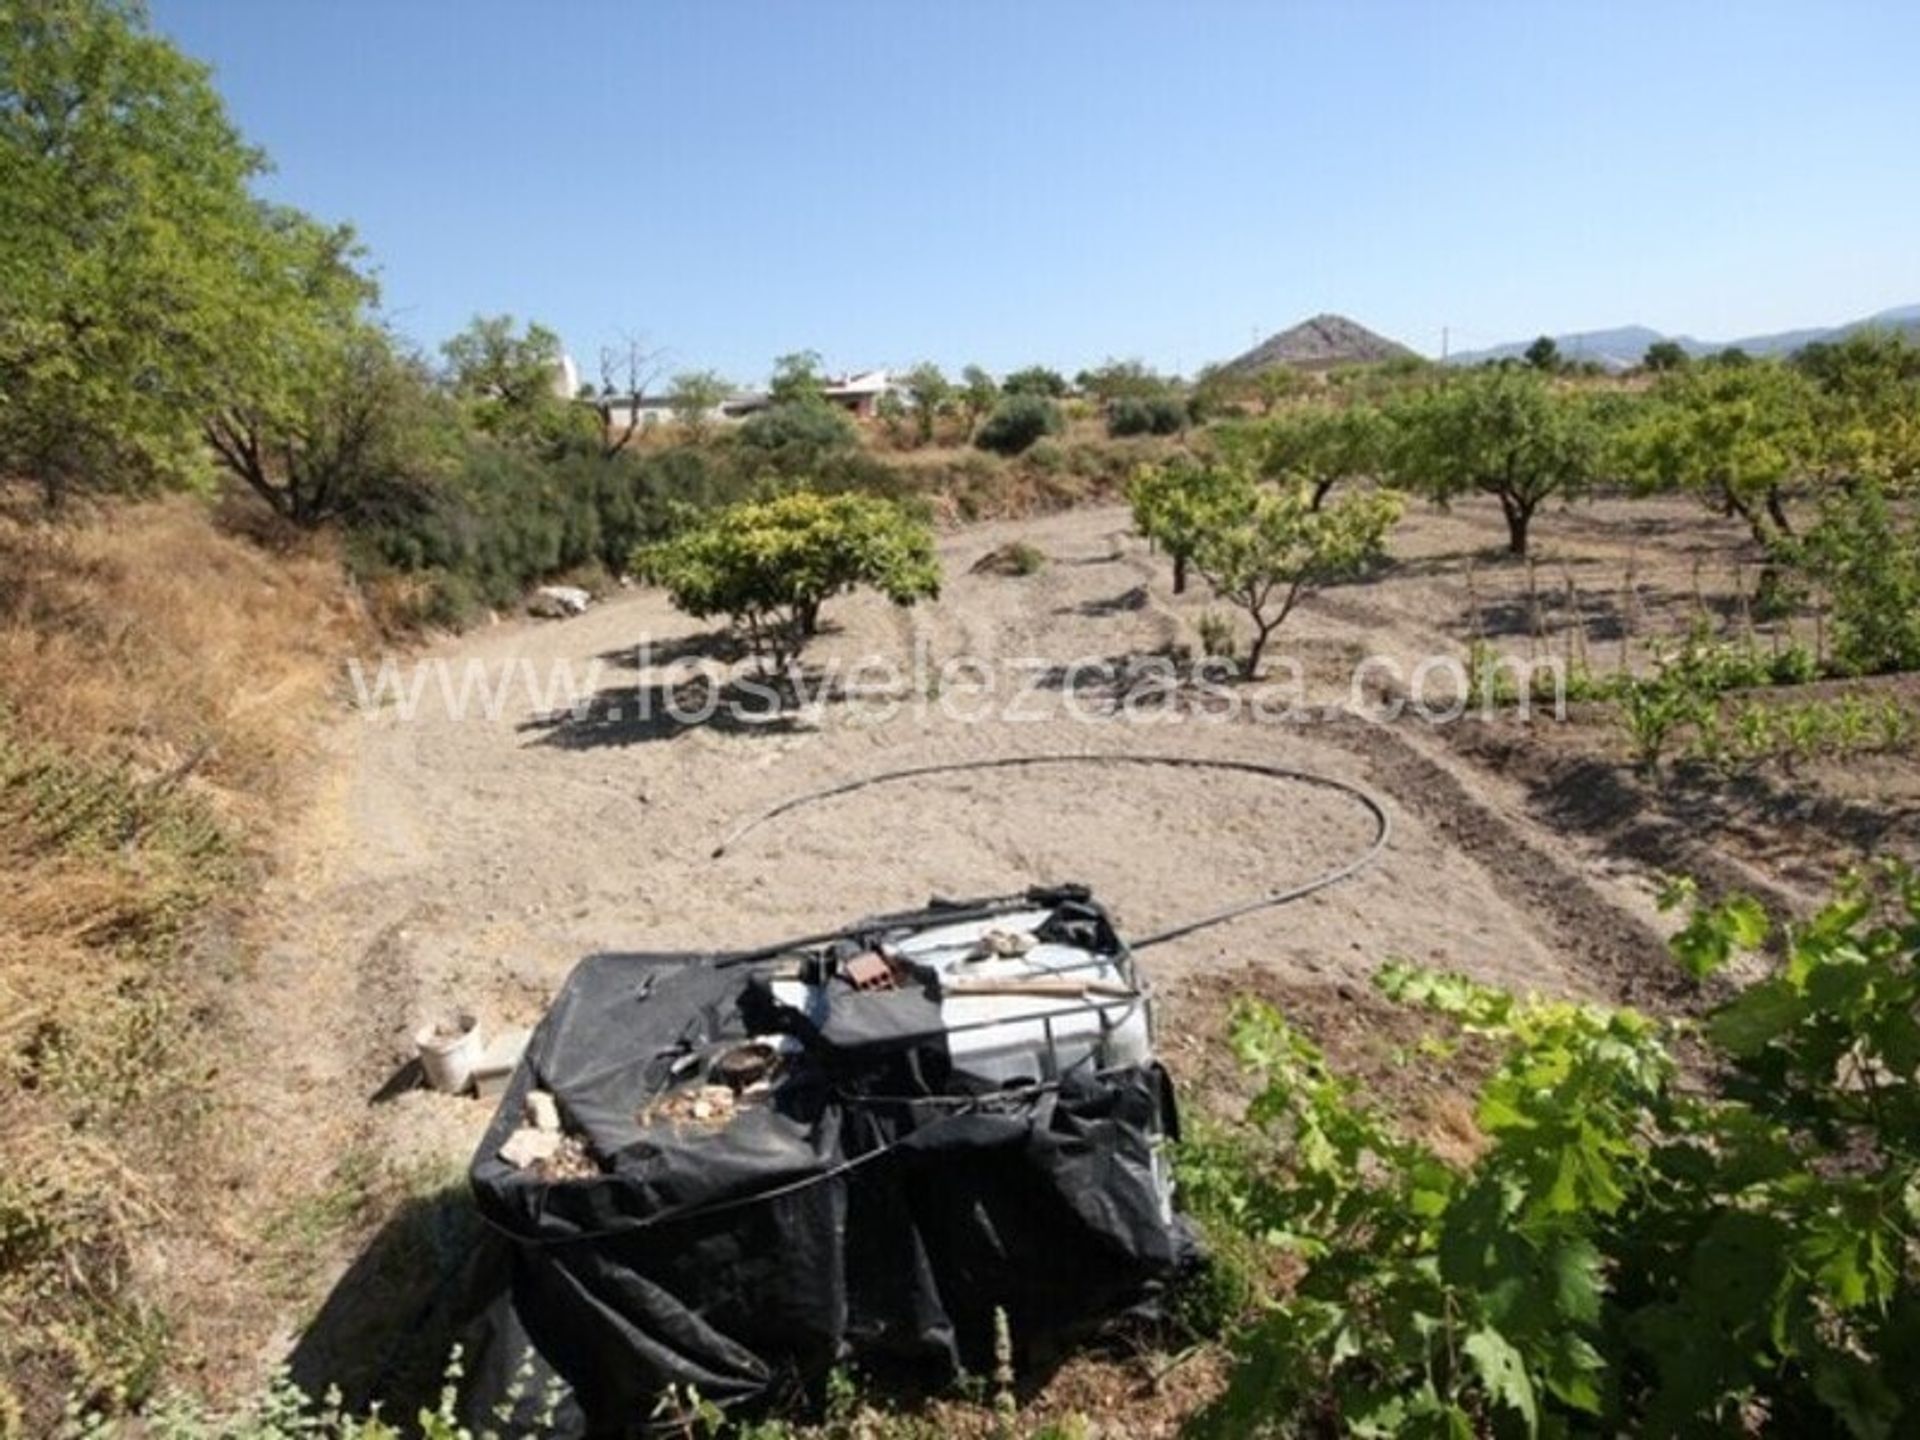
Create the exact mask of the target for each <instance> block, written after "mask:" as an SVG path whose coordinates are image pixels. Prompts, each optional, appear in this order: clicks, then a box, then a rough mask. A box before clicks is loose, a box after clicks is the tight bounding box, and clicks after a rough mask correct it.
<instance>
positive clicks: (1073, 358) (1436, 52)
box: [150, 0, 1920, 381]
mask: <svg viewBox="0 0 1920 1440" xmlns="http://www.w3.org/2000/svg"><path fill="white" fill-rule="evenodd" d="M150 4H151V10H152V14H153V18H154V22H155V24H156V25H157V26H158V28H160V29H161V30H163V31H164V32H166V33H167V34H169V35H171V36H172V37H173V38H174V39H175V40H176V41H177V42H179V43H180V44H181V45H182V46H183V47H184V48H185V49H186V50H188V51H189V52H191V53H192V54H194V55H197V56H199V57H201V58H202V59H204V60H207V61H209V62H210V63H211V64H212V65H213V66H214V67H215V71H216V79H217V82H218V84H219V86H220V89H221V91H222V93H223V94H224V95H225V96H226V98H227V101H228V104H229V105H230V107H231V109H232V111H233V113H234V115H235V117H236V119H237V120H238V122H239V123H240V125H241V127H242V128H243V129H244V131H245V132H246V133H247V135H248V136H249V138H250V139H252V140H253V141H254V142H255V143H257V144H259V145H262V146H264V147H265V148H266V150H267V151H268V152H269V153H270V155H271V156H272V158H273V160H274V162H275V164H276V167H277V169H276V172H275V174H274V175H273V176H272V177H271V179H270V180H269V181H268V182H267V189H268V190H269V191H270V193H272V194H273V195H274V196H275V197H276V198H280V199H284V200H288V201H291V202H293V203H295V204H298V205H300V206H302V207H304V208H306V209H308V210H310V211H312V212H314V213H315V214H317V215H320V216H322V217H325V218H328V219H345V220H350V221H352V222H353V223H354V224H355V225H356V226H357V227H358V228H359V229H360V231H361V234H362V236H363V238H364V239H365V241H366V242H367V244H368V246H369V248H370V249H371V251H372V254H373V256H374V259H375V260H376V262H377V264H378V266H379V269H380V272H381V276H382V280H383V283H384V286H385V298H386V304H387V307H388V309H389V311H390V313H391V315H392V317H393V320H394V322H395V323H396V325H398V327H399V328H400V329H401V330H402V331H403V332H405V333H406V334H408V335H410V336H412V337H413V338H415V339H417V340H419V341H420V342H422V343H423V344H426V345H430V346H431V345H437V344H438V342H439V341H440V340H441V339H443V338H444V337H445V336H446V335H448V334H449V333H451V332H452V331H454V330H456V329H458V328H459V327H460V326H461V325H462V324H463V323H465V321H466V320H467V319H468V318H469V317H470V316H472V315H473V314H475V313H477V312H482V311H486V312H497V311H509V312H512V313H514V314H516V315H520V316H534V317H537V318H539V319H541V320H543V321H544V322H546V323H547V324H549V325H551V326H553V327H554V328H555V329H557V330H559V331H560V332H561V334H562V335H563V336H564V338H565V340H566V342H567V344H568V346H569V348H570V349H571V350H572V351H573V353H574V354H575V356H576V357H577V358H578V359H579V361H580V363H581V366H582V369H583V371H584V372H585V374H586V377H587V378H589V379H591V378H594V372H595V370H596V368H597V363H596V357H597V356H598V354H599V351H600V348H601V347H602V346H603V345H605V344H608V343H612V342H618V341H619V340H620V338H621V336H622V335H623V334H635V335H639V336H642V337H644V338H645V340H646V341H647V343H648V344H649V345H650V346H652V347H654V348H657V349H661V350H664V351H666V352H668V355H669V360H670V363H671V365H672V367H673V368H676V369H687V368H707V367H711V368H716V369H719V370H721V371H722V372H724V373H725V374H727V375H728V376H729V377H731V378H733V379H735V380H737V381H751V380H755V379H758V378H759V377H761V376H762V375H764V373H765V371H766V370H767V368H768V365H769V362H770V361H771V359H772V357H773V356H775V355H777V354H780V353H782V352H784V351H789V350H795V349H800V348H811V349H816V350H819V351H821V352H822V353H823V354H824V355H825V357H826V359H827V361H828V363H829V364H830V365H832V366H834V367H836V368H853V367H862V366H866V365H902V364H908V363H911V362H913V361H915V360H919V359H923V358H924V359H932V360H935V361H938V362H940V363H941V364H943V365H946V366H948V367H949V368H953V367H957V366H959V365H961V364H963V363H966V362H969V361H978V362H980V363H983V364H985V365H987V366H988V367H989V368H992V369H995V370H1004V369H1007V368H1011V367H1014V366H1018V365H1021V364H1026V363H1031V362H1041V363H1046V364H1051V365H1055V366H1057V367H1060V368H1062V369H1065V370H1067V371H1068V372H1071V371H1073V370H1074V369H1077V368H1079V367H1080V366H1082V365H1085V364H1089V363H1095V362H1097V361H1099V360H1100V359H1102V358H1103V357H1106V356H1109V355H1113V356H1139V357H1141V358H1144V359H1146V360H1148V361H1149V362H1151V363H1153V364H1155V365H1158V366H1161V367H1163V368H1168V369H1178V370H1182V371H1187V372H1190V371H1192V370H1194V369H1197V368H1198V367H1199V366H1200V365H1202V364H1204V363H1206V362H1207V361H1210V360H1218V359H1223V358H1226V357H1228V356H1230V355H1232V354H1234V353H1236V352H1238V351H1239V350H1242V349H1244V348H1245V347H1246V346H1247V345H1248V344H1249V343H1250V341H1251V339H1252V338H1253V336H1254V335H1255V333H1256V332H1259V333H1265V332H1268V331H1271V330H1275V329H1278V328H1280V327H1282V326H1284V325H1288V324H1291V323H1292V322H1294V321H1295V320H1298V319H1300V318H1302V317H1304V316H1306V315H1309V314H1312V313H1314V312H1317V311H1321V310H1333V311H1338V312H1341V313H1344V314H1347V315H1351V316H1352V317H1353V318H1355V319H1357V320H1359V321H1360V322H1361V323H1363V324H1366V325H1369V326H1371V327H1373V328H1375V329H1377V330H1379V331H1381V332H1382V333H1384V334H1387V335H1390V336H1393V337H1394V338H1396V339H1399V340H1402V341H1404V342H1406V343H1408V344H1411V345H1413V346H1414V347H1415V348H1416V349H1420V350H1423V351H1426V352H1429V353H1432V352H1435V351H1437V350H1438V347H1439V344H1440V331H1441V327H1442V326H1450V327H1452V335H1453V345H1454V348H1456V349H1464V348H1471V347H1474V346H1479V345H1485V344H1491V343H1494V342H1497V341H1501V340H1508V339H1514V338H1524V337H1526V336H1528V335H1532V334H1535V333H1539V332H1541V331H1564V330H1575V329H1585V328H1593V327H1598V326H1604V325H1613V324H1626V323H1630V322H1643V323H1646V324H1650V325H1653V326H1655V327H1657V328H1660V329H1664V330H1670V331H1686V332H1690V333H1692V334H1695V335H1698V336H1702V337H1705V338H1713V339H1725V338H1731V337H1733V336H1735V335H1739V334H1745V333H1752V332H1757V331H1765V330H1774V329H1785V328H1789V327H1794V326H1800V325H1810V324H1820V323H1826V322H1833V321H1840V320H1845V319H1851V318H1854V317H1856V316H1859V315H1863V314H1866V313H1869V312H1871V311H1875V310H1878V309H1882V308H1885V307H1887V306H1891V305H1897V304H1907V303H1911V302H1914V301H1920V183H1916V182H1917V181H1920V148H1917V146H1916V142H1917V141H1920V84H1916V83H1915V82H1914V78H1913V69H1912V65H1913V58H1914V56H1915V55H1916V54H1920V6H1916V5H1913V4H1911V3H1905V4H1885V5H1872V4H1815V3H1812V0H1804V3H1801V4H1797V5H1783V4H1766V3H1712V4H1709V3H1704V0H1702V3H1673V0H1667V3H1663V4H1646V5H1643V4H1637V3H1621V0H1588V3H1585V4H1581V5H1577V6H1576V5H1573V4H1562V3H1551V0H1530V3H1524V4H1521V3H1512V4H1507V3H1477V0H1431V3H1425V4H1414V3H1406V4H1373V3H1365V0H1348V3H1340V4H1335V3H1325V4H1252V3H1227V0H1218V3H1188V4H1174V3H1171V0H1169V3H1162V4H1133V3H1124V0H1102V3H1069V0H1022V3H1014V0H945V3H938V4H936V3H931V0H928V3H919V0H916V3H911V4H909V3H881V0H782V3H771V0H769V3H752V4H750V3H744V0H741V3H733V0H656V3H650V4H642V3H638V0H630V3H611V0H608V3H598V0H150Z"/></svg>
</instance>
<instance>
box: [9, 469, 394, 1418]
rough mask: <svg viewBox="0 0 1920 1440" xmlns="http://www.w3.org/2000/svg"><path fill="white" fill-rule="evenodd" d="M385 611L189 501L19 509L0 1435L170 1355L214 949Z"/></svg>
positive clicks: (330, 563) (132, 1378)
mask: <svg viewBox="0 0 1920 1440" xmlns="http://www.w3.org/2000/svg"><path fill="white" fill-rule="evenodd" d="M363 623H364V622H363V621H362V620H361V618H360V613H359V608H358V606H357V603H356V602H355V601H354V600H353V598H352V596H351V594H350V592H349V590H348V587H347V586H346V585H345V584H344V582H343V580H342V578H341V572H340V569H339V566H338V563H337V561H336V560H335V558H334V557H333V556H332V555H331V554H330V553H329V552H327V551H326V550H325V549H322V548H307V547H295V548H292V549H290V550H287V551H285V552H283V553H278V554H276V553H271V552H269V551H268V550H266V549H263V548H262V547H261V546H259V545H258V544H256V543H254V542H251V541H248V540H243V539H241V538H239V537H237V536H235V535H232V534H229V533H226V532H224V531H222V530H220V529H218V528H216V526H215V525H214V523H213V521H212V518H211V516H210V514H209V512H208V511H207V509H206V507H205V506H203V505H200V504H198V503H196V502H193V501H190V500H185V499H180V500H171V501H165V502H158V503H150V504H140V505H133V506H121V507H113V508H108V509H103V510H101V511H99V512H97V513H95V514H92V515H87V516H82V517H75V518H73V519H70V520H69V521H67V522H65V523H62V524H60V525H57V526H55V525H48V524H45V523H43V522H41V521H40V520H38V519H37V517H33V516H31V515H27V516H22V515H15V514H9V513H6V512H5V511H0V1155H4V1165H0V1312H5V1313H6V1315H7V1317H8V1320H7V1323H6V1324H5V1325H4V1326H0V1436H4V1435H8V1434H9V1433H19V1434H37V1433H50V1428H49V1427H50V1426H51V1424H52V1423H53V1421H54V1420H55V1419H56V1418H57V1415H58V1410H59V1406H60V1405H61V1404H62V1403H63V1401H64V1400H66V1399H68V1398H77V1399H79V1400H81V1401H83V1402H85V1403H89V1404H93V1405H100V1406H106V1407H112V1406H113V1405H115V1404H119V1403H128V1402H131V1401H134V1400H137V1399H138V1398H139V1397H140V1395H141V1394H142V1393H143V1392H144V1391H145V1390H146V1389H147V1388H148V1387H150V1386H151V1385H152V1384H153V1383H154V1380H155V1379H156V1377H157V1375H158V1370H159V1365H160V1361H161V1357H162V1355H163V1354H164V1352H165V1333H166V1328H165V1324H164V1320H163V1319H162V1318H161V1317H159V1316H157V1315H155V1314H154V1313H153V1312H152V1311H150V1310H149V1309H147V1308H145V1307H144V1306H143V1305H142V1303H141V1301H140V1298H139V1295H138V1294H137V1290H136V1287H135V1286H133V1285H132V1284H131V1282H130V1276H131V1274H132V1271H133V1268H134V1263H135V1258H136V1255H137V1242H138V1238H139V1237H140V1236H141V1234H142V1233H143V1232H145V1231H147V1230H149V1229H150V1228H151V1227H153V1226H155V1225H156V1224H164V1223H165V1221H166V1218H167V1217H166V1210H165V1208H163V1205H162V1203H161V1201H160V1199H159V1198H158V1197H160V1196H165V1195H178V1194H180V1193H182V1192H181V1183H182V1182H181V1179H180V1177H179V1175H178V1174H177V1162H179V1161H180V1160H182V1159H183V1158H184V1157H186V1156H188V1155H190V1154H191V1153H192V1145H193V1126H194V1122H195V1117H196V1115H197V1114H198V1112H199V1105H198V1103H197V1096H198V1086H199V1083H200V1082H199V1079H198V1078H197V1076H196V1074H195V1072H194V1069H193V1067H192V1065H191V1064H189V1063H188V1061H187V1057H186V1056H185V1055H184V1054H183V1053H182V1052H183V1047H182V1046H181V1045H180V1043H179V1039H178V1037H179V1036H181V1035H182V1034H183V1033H186V1032H187V1031H188V1029H189V1027H188V1026H187V1024H186V1023H185V1019H184V1017H185V1014H186V1012H187V1010H188V1007H189V1006H190V1004H191V1000H192V996H193V993H194V986H195V984H196V982H197V977H196V974H195V965H194V957H195V956H196V954H198V953H200V951H201V948H202V946H203V944H204V942H205V940H206V937H207V936H208V935H209V933H211V932H212V931H213V930H214V929H216V928H217V927H218V926H219V925H220V924H221V910H222V907H223V906H224V905H225V904H226V902H227V900H228V897H229V896H230V895H231V894H232V893H233V892H234V891H235V890H236V888H237V887H238V885H239V883H240V882H241V881H242V879H243V878H244V877H245V876H246V874H247V873H248V871H249V869H250V868H251V861H250V859H249V856H250V854H251V852H252V850H253V847H254V845H255V844H256V843H257V842H258V841H259V840H261V839H262V838H263V837H265V836H266V835H267V834H269V833H270V830H271V826H272V822H273V821H274V820H275V819H276V818H277V817H278V816H279V814H281V813H282V812H283V811H284V810H285V809H286V808H287V807H288V805H289V803H290V801H291V799H292V796H293V794H294V792H295V790H296V787H297V785H298V781H299V778H300V776H301V774H302V761H303V760H304V759H305V758H306V749H305V745H306V740H305V737H307V736H309V735H311V734H312V732H313V729H314V725H313V722H314V717H315V714H316V711H317V709H318V707H319V706H320V704H321V703H322V702H323V700H324V698H325V696H326V694H327V691H328V689H329V687H330V686H331V685H332V684H333V682H334V676H335V674H336V665H337V657H338V656H339V655H340V654H341V653H342V652H344V651H345V650H347V649H348V648H349V647H350V646H351V644H352V643H353V640H354V638H355V637H356V636H357V635H358V634H359V633H360V631H361V627H362V625H363ZM187 1184H188V1185H190V1184H191V1181H190V1180H189V1181H188V1182H187Z"/></svg>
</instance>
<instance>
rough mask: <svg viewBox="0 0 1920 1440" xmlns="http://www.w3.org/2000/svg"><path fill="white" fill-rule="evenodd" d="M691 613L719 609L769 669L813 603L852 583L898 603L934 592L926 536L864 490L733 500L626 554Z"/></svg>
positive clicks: (808, 622) (811, 614)
mask: <svg viewBox="0 0 1920 1440" xmlns="http://www.w3.org/2000/svg"><path fill="white" fill-rule="evenodd" d="M633 564H634V569H635V571H636V572H637V573H638V574H640V575H641V576H643V577H644V578H646V579H648V580H650V581H652V582H653V583H654V584H656V585H660V586H663V587H664V588H665V589H666V590H667V591H668V592H669V594H671V596H672V597H673V603H674V604H675V605H676V606H678V607H679V608H680V609H682V610H684V611H686V612H687V613H688V614H689V615H694V616H699V617H702V618H704V617H707V616H712V615H724V616H726V617H727V619H728V620H729V621H730V622H731V623H732V624H733V625H734V627H735V628H736V629H738V630H739V631H740V632H741V633H742V634H744V635H745V636H746V638H747V640H748V642H749V643H750V644H751V645H752V647H753V649H754V651H755V652H756V653H757V654H759V655H760V656H761V657H762V658H763V659H766V660H769V661H771V662H772V663H773V664H774V665H775V666H781V665H784V664H785V663H786V662H787V661H788V660H790V659H792V658H793V657H794V656H796V655H798V654H799V652H800V650H801V649H802V647H803V646H804V645H805V644H806V642H807V640H808V639H810V638H811V637H812V636H813V635H814V633H815V632H816V630H817V629H818V626H819V619H820V607H821V605H823V604H824V603H825V602H826V601H828V600H830V599H832V598H833V597H834V596H835V595H839V594H842V593H844V592H846V591H848V590H852V589H854V588H856V587H858V586H868V587H871V588H872V589H875V590H878V591H880V592H881V593H882V594H883V595H885V596H886V597H887V598H888V599H889V600H892V601H893V602H894V603H895V604H896V605H911V604H913V603H914V602H915V601H916V600H919V599H922V598H925V597H929V596H934V595H938V594H939V593H940V562H939V560H938V559H937V558H936V557H935V554H934V545H933V532H932V531H931V530H929V529H928V528H927V527H926V525H925V524H924V523H922V522H921V521H920V520H918V519H917V518H915V517H914V516H912V515H911V514H909V513H908V512H907V510H906V509H904V508H903V507H902V506H900V505H898V504H895V503H894V502H892V501H888V500H882V499H878V498H876V497H873V496H867V495H832V496H827V495H818V494H814V493H812V492H810V491H798V492H795V493H793V494H789V495H781V496H778V497H776V498H774V499H771V500H763V501H753V502H749V503H747V504H742V505H733V506H729V507H728V508H726V509H724V510H721V511H719V512H718V513H716V514H714V515H712V516H710V517H708V518H706V519H705V520H703V521H701V522H700V523H698V524H696V525H693V526H691V527H689V528H688V529H686V530H684V531H682V532H681V533H680V534H678V535H675V536H674V537H673V538H671V539H669V540H666V541H664V542H661V543H658V544H654V545H649V546H645V547H643V548H642V549H640V550H639V551H638V552H637V553H636V554H635V555H634V558H633Z"/></svg>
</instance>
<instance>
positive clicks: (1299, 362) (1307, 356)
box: [1220, 315, 1413, 375]
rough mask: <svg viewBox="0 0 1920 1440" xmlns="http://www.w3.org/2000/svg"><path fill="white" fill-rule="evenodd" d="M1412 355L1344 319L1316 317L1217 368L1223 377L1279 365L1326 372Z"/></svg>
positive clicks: (1271, 336)
mask: <svg viewBox="0 0 1920 1440" xmlns="http://www.w3.org/2000/svg"><path fill="white" fill-rule="evenodd" d="M1411 354H1413V352H1412V351H1411V350H1409V349H1408V348H1407V347H1406V346H1404V345H1402V344H1400V342H1399V341H1397V340H1389V339H1387V338H1386V337H1385V336H1384V335H1376V334H1375V333H1374V332H1373V331H1371V330H1369V329H1367V327H1366V326H1364V325H1362V324H1359V323H1358V322H1357V321H1353V320H1349V319H1348V318H1347V317H1346V316H1344V315H1315V316H1314V317H1313V318H1312V319H1310V320H1302V321H1301V322H1300V323H1299V324H1298V325H1295V326H1293V327H1292V328H1291V329H1288V330H1282V331H1281V332H1280V333H1279V334H1277V335H1270V336H1268V337H1267V338H1266V339H1265V340H1262V341H1261V342H1260V343H1259V344H1258V345H1256V346H1254V347H1253V349H1251V350H1249V351H1247V352H1246V353H1245V354H1243V355H1236V356H1235V357H1234V358H1233V359H1231V360H1229V361H1227V362H1226V363H1225V364H1224V365H1222V366H1221V367H1220V370H1221V373H1222V374H1226V375H1257V374H1259V373H1260V372H1261V371H1262V370H1271V369H1273V368H1274V367H1276V366H1279V365H1291V366H1293V367H1294V368H1295V369H1299V370H1327V369H1331V368H1332V367H1333V366H1335V365H1370V364H1377V363H1378V362H1380V361H1382V360H1394V359H1398V358H1399V357H1401V356H1403V355H1411Z"/></svg>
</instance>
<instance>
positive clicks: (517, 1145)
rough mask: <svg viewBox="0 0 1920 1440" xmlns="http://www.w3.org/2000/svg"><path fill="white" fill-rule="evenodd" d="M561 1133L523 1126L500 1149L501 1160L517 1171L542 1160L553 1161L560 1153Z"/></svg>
mask: <svg viewBox="0 0 1920 1440" xmlns="http://www.w3.org/2000/svg"><path fill="white" fill-rule="evenodd" d="M561 1138H562V1137H561V1134H560V1132H559V1131H558V1130H557V1129H555V1130H536V1129H534V1127H533V1126H531V1125H523V1126H521V1127H520V1128H519V1129H518V1130H516V1131H514V1132H513V1134H511V1135H509V1136H508V1137H507V1143H506V1144H504V1145H502V1146H501V1147H500V1158H501V1159H502V1160H504V1161H506V1162H507V1164H509V1165H511V1166H513V1168H514V1169H516V1170H524V1169H526V1168H527V1166H529V1165H532V1164H535V1163H537V1162H539V1161H541V1160H551V1159H552V1158H553V1157H554V1156H555V1155H557V1154H559V1153H560V1141H561Z"/></svg>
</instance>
